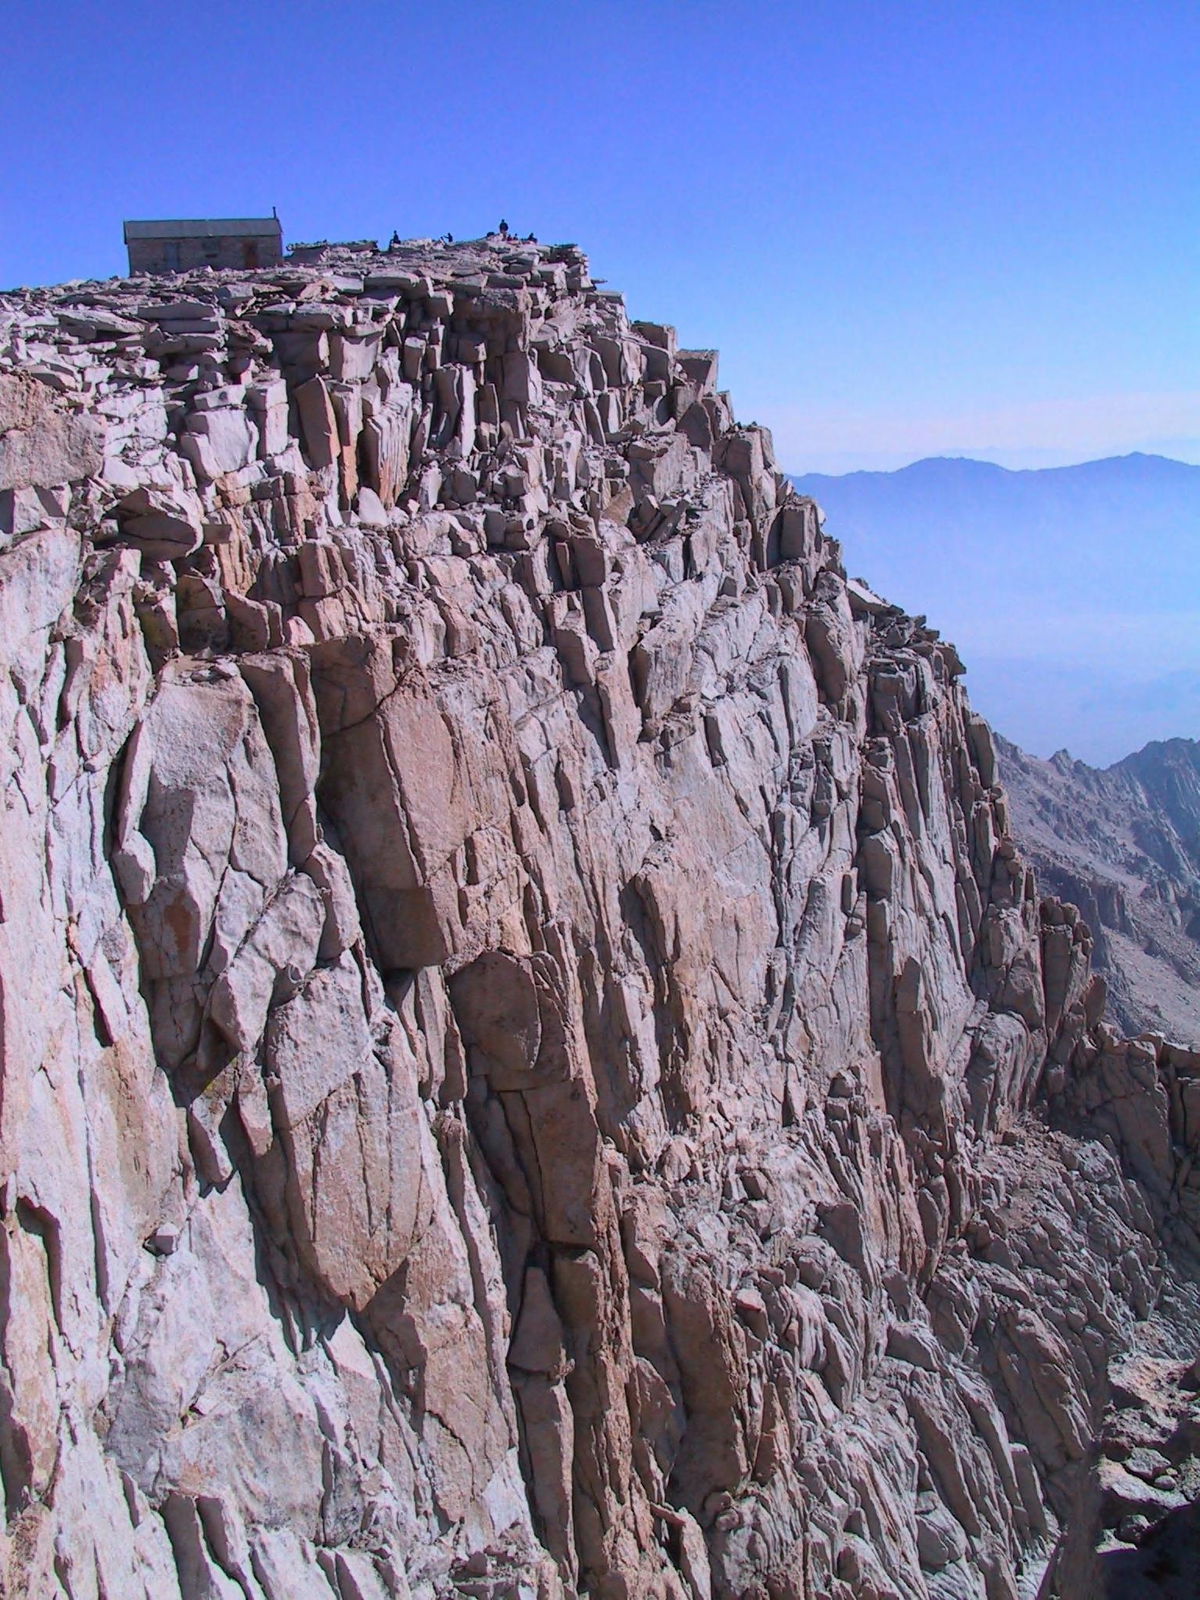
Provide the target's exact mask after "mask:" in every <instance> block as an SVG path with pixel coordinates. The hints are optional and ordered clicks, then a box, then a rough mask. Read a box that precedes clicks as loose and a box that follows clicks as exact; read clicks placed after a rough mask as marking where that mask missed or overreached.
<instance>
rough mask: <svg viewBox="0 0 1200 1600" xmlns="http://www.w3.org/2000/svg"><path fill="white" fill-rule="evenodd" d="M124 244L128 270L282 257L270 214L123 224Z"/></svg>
mask: <svg viewBox="0 0 1200 1600" xmlns="http://www.w3.org/2000/svg"><path fill="white" fill-rule="evenodd" d="M125 248H126V249H127V250H128V251H129V270H130V272H131V273H134V272H186V271H189V270H191V269H193V268H195V267H233V268H234V269H241V268H254V267H277V266H278V265H279V263H280V262H281V261H282V260H283V229H282V227H281V226H280V222H279V218H278V217H277V216H274V215H272V216H269V217H215V218H209V219H207V220H206V219H204V218H199V217H187V218H179V219H176V220H174V221H163V222H126V223H125Z"/></svg>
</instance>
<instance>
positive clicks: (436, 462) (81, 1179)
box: [0, 238, 1200, 1600]
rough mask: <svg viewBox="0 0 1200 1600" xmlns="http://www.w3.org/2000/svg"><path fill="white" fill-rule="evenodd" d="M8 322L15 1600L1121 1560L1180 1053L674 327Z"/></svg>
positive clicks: (1143, 1496)
mask: <svg viewBox="0 0 1200 1600" xmlns="http://www.w3.org/2000/svg"><path fill="white" fill-rule="evenodd" d="M0 352H2V355H0V369H2V370H0V492H2V493H3V500H2V501H0V517H2V525H3V529H4V532H3V543H4V545H5V548H4V549H3V551H2V552H0V613H2V615H0V641H3V642H2V644H0V651H2V654H3V669H4V670H3V672H2V673H0V713H2V715H3V719H4V724H5V727H4V732H5V737H4V740H3V745H2V750H3V755H2V756H0V760H2V761H3V763H4V768H3V796H4V815H3V823H2V826H0V887H2V895H3V906H2V911H0V985H2V987H0V1030H2V1031H0V1071H2V1078H0V1085H2V1091H3V1099H2V1102H0V1213H2V1218H0V1220H2V1223H3V1227H2V1229H0V1249H2V1266H0V1473H2V1479H3V1488H4V1498H5V1521H4V1534H3V1542H2V1544H0V1571H2V1572H3V1574H4V1581H5V1584H6V1590H5V1592H6V1593H9V1594H13V1595H19V1594H31V1595H38V1596H42V1595H47V1596H69V1597H71V1600H83V1597H88V1600H94V1597H101V1596H103V1597H107V1600H114V1597H116V1596H120V1597H122V1600H124V1597H139V1596H144V1597H147V1600H164V1597H171V1600H175V1597H180V1600H193V1597H207V1596H220V1597H239V1596H240V1597H244V1600H285V1597H286V1600H297V1597H300V1600H307V1597H309V1596H311V1597H313V1600H317V1597H320V1600H330V1597H333V1596H336V1597H338V1600H378V1597H381V1596H393V1597H394V1596H408V1595H412V1596H415V1597H421V1600H432V1597H434V1596H452V1595H469V1596H476V1597H491V1600H504V1597H516V1596H521V1597H530V1600H531V1597H533V1596H537V1597H538V1600H549V1597H552V1596H565V1595H572V1594H576V1593H585V1592H586V1593H588V1594H591V1595H595V1596H602V1597H606V1600H624V1597H630V1600H632V1597H638V1600H642V1597H645V1600H649V1597H659V1600H667V1597H671V1600H684V1597H691V1600H708V1597H712V1596H720V1597H731V1596H746V1597H754V1600H766V1597H770V1600H787V1597H817V1596H822V1597H830V1600H872V1597H874V1600H884V1597H894V1600H911V1597H921V1600H935V1597H940V1600H950V1597H954V1600H1017V1597H1018V1596H1023V1597H1032V1596H1034V1595H1043V1596H1049V1595H1052V1594H1059V1595H1062V1596H1067V1597H1071V1596H1076V1595H1079V1594H1081V1593H1089V1592H1095V1591H1094V1589H1092V1588H1090V1587H1089V1586H1090V1585H1093V1584H1095V1583H1097V1582H1098V1581H1099V1571H1100V1570H1101V1569H1097V1568H1096V1567H1095V1565H1094V1562H1093V1546H1094V1544H1095V1542H1096V1538H1097V1533H1098V1529H1099V1526H1100V1523H1101V1522H1104V1523H1106V1524H1107V1525H1108V1526H1109V1527H1110V1528H1111V1529H1113V1530H1115V1532H1116V1533H1117V1534H1120V1535H1121V1536H1122V1539H1123V1541H1124V1542H1123V1544H1122V1545H1121V1546H1120V1547H1115V1548H1116V1556H1117V1559H1118V1560H1120V1561H1123V1562H1124V1563H1125V1565H1126V1566H1129V1565H1130V1564H1132V1563H1137V1562H1139V1561H1142V1564H1143V1566H1144V1565H1145V1564H1146V1563H1145V1561H1143V1558H1142V1555H1141V1554H1139V1552H1137V1551H1136V1550H1135V1549H1134V1547H1133V1544H1132V1541H1133V1540H1135V1539H1136V1538H1137V1536H1138V1535H1139V1533H1140V1531H1141V1530H1142V1529H1144V1528H1145V1527H1146V1526H1147V1525H1148V1524H1149V1523H1150V1522H1151V1521H1153V1520H1156V1519H1157V1518H1158V1517H1159V1516H1160V1515H1162V1514H1163V1513H1165V1512H1170V1511H1172V1508H1174V1507H1177V1506H1178V1507H1180V1508H1181V1510H1180V1512H1178V1513H1176V1517H1177V1520H1178V1516H1179V1515H1183V1514H1185V1510H1186V1502H1187V1501H1188V1500H1189V1498H1191V1497H1194V1496H1195V1495H1196V1494H1197V1492H1198V1490H1200V1485H1198V1484H1197V1482H1196V1469H1195V1466H1194V1464H1193V1461H1192V1451H1193V1446H1194V1433H1195V1428H1196V1423H1195V1421H1194V1419H1193V1420H1189V1418H1192V1412H1191V1410H1190V1406H1191V1401H1190V1397H1189V1391H1188V1387H1187V1386H1188V1385H1189V1384H1190V1383H1191V1382H1192V1379H1193V1376H1194V1373H1193V1369H1192V1368H1191V1366H1190V1362H1191V1359H1192V1357H1193V1356H1194V1354H1195V1351H1194V1348H1191V1347H1190V1346H1189V1345H1188V1343H1187V1340H1188V1338H1189V1337H1190V1334H1189V1329H1194V1325H1195V1309H1196V1290H1195V1278H1194V1266H1193V1263H1194V1252H1195V1249H1196V1244H1197V1241H1196V1234H1195V1228H1196V1225H1197V1221H1198V1215H1197V1213H1198V1210H1200V1188H1198V1186H1200V1170H1195V1169H1194V1168H1193V1159H1194V1155H1195V1151H1196V1148H1197V1141H1198V1139H1200V1121H1198V1119H1200V1056H1197V1055H1196V1054H1194V1053H1192V1052H1190V1051H1189V1050H1187V1049H1185V1048H1183V1047H1182V1046H1179V1045H1175V1044H1172V1043H1168V1042H1167V1041H1166V1040H1164V1039H1163V1038H1161V1037H1156V1036H1143V1037H1141V1038H1138V1039H1135V1040H1132V1041H1130V1040H1126V1039H1121V1038H1119V1037H1118V1036H1117V1034H1116V1032H1115V1031H1114V1030H1113V1029H1112V1028H1111V1027H1109V1026H1108V1025H1107V1024H1106V1023H1105V1022H1104V1020H1103V1007H1104V995H1103V985H1102V984H1101V983H1099V982H1098V980H1097V979H1096V978H1094V977H1093V976H1092V974H1091V971H1090V966H1089V955H1090V951H1091V936H1090V935H1089V933H1088V931H1087V928H1086V927H1085V926H1084V924H1083V922H1082V920H1081V919H1080V917H1079V915H1078V913H1077V912H1076V911H1075V910H1074V909H1073V908H1072V907H1071V906H1069V905H1066V904H1063V903H1062V902H1060V901H1058V900H1054V899H1042V898H1040V897H1039V894H1038V890H1037V886H1036V883H1035V881H1034V877H1033V874H1032V872H1031V870H1030V869H1029V867H1028V866H1027V865H1026V864H1025V863H1024V862H1023V861H1022V859H1021V858H1020V856H1019V854H1018V852H1017V850H1016V848H1015V846H1014V845H1013V843H1012V840H1011V837H1010V822H1009V815H1008V806H1007V801H1006V799H1005V795H1004V793H1003V791H1002V789H1001V788H1000V787H999V785H998V783H997V774H996V764H995V754H994V748H993V742H992V738H991V735H990V733H989V731H988V729H987V727H986V726H985V724H984V723H983V722H982V721H981V720H980V719H979V718H978V717H976V716H974V715H973V714H972V713H971V711H970V709H969V706H968V704H967V701H966V698H965V695H964V692H963V690H962V687H961V685H960V683H959V676H960V672H961V664H960V662H959V661H958V658H957V656H956V654H955V652H954V650H953V647H952V646H949V645H947V644H945V643H943V642H942V641H941V640H940V639H939V638H938V637H937V635H936V634H935V633H934V632H933V631H932V630H930V629H928V628H926V627H924V626H923V625H920V624H918V623H917V622H915V621H914V620H913V619H911V618H909V617H906V616H905V615H903V614H902V613H901V612H899V611H898V610H897V609H896V608H894V607H892V606H889V605H888V604H887V603H886V602H885V601H883V600H881V599H880V598H879V597H877V596H876V595H874V594H872V593H871V591H870V590H869V589H867V588H866V587H865V586H864V585H862V584H859V583H855V582H849V581H848V580H847V579H846V577H845V575H844V572H843V569H842V567H841V564H840V560H839V551H838V546H837V545H836V543H835V542H834V541H833V540H832V539H830V538H829V537H827V536H826V534H825V532H824V531H823V529H822V526H821V522H820V518H819V515H818V511H817V508H816V507H815V506H814V505H813V503H812V502H811V501H804V500H802V499H799V498H797V497H796V495H795V494H794V492H793V491H792V490H791V489H790V488H789V487H788V486H787V484H786V481H785V479H784V478H783V476H782V475H781V474H780V473H779V472H778V471H777V470H776V468H775V466H774V463H773V461H772V456H771V442H770V438H769V435H768V434H767V433H766V432H765V431H764V430H762V429H758V428H754V427H740V426H738V425H737V424H736V422H735V420H734V417H733V413H732V411H731V408H730V404H729V401H728V398H727V397H726V396H725V395H723V394H722V393H720V392H719V391H718V390H717V387H716V359H715V356H714V355H713V354H712V353H711V352H705V351H682V350H679V349H677V348H676V342H675V336H674V333H673V330H671V329H670V328H668V327H666V326H659V325H651V324H647V323H632V324H631V323H630V322H629V321H628V319H627V317H626V314H625V310H624V306H623V304H622V302H621V299H620V297H619V296H617V295H614V294H612V293H608V292H604V291H602V290H600V289H599V288H597V287H596V286H595V285H593V284H592V282H591V280H590V278H589V275H588V270H587V263H586V260H585V258H584V257H583V256H582V255H581V254H580V253H579V252H578V251H577V250H575V249H574V248H573V247H570V246H564V247H560V248H557V249H549V250H543V249H538V248H537V247H534V246H532V245H529V246H523V245H514V244H513V242H512V241H509V240H502V239H499V238H495V239H491V240H484V241H477V242H474V243H471V244H467V245H460V246H456V247H453V248H448V247H441V246H436V245H433V244H430V243H428V242H419V241H418V242H415V243H413V244H410V245H407V246H403V247H401V248H400V249H398V250H393V251H391V252H388V253H386V254H377V253H373V252H370V251H363V250H349V249H347V250H340V251H339V250H337V249H330V250H327V251H325V252H323V253H322V252H314V253H312V254H311V256H310V257H309V258H308V259H307V260H305V261H304V262H302V263H291V264H289V265H288V266H287V267H285V268H283V269H280V270H271V271H262V272H258V273H252V274H248V275H241V276H236V275H233V274H212V273H204V274H197V275H194V276H191V277H174V278H168V279H162V280H150V279H138V280H132V281H120V280H113V281H110V282H107V283H94V284H83V285H80V284H75V285H67V286H65V287H63V288H59V289H53V290H35V291H23V292H20V293H14V294H10V295H6V296H3V297H0ZM1189 1430H1190V1431H1189ZM1180 1539H1183V1540H1184V1542H1186V1529H1185V1530H1184V1534H1182V1535H1180ZM1180 1539H1177V1540H1176V1543H1177V1544H1179V1542H1180ZM1109 1542H1110V1543H1111V1542H1112V1540H1111V1537H1110V1539H1109ZM1181 1547H1182V1546H1181ZM1122 1549H1124V1550H1125V1551H1126V1552H1127V1553H1126V1554H1125V1555H1122V1554H1121V1553H1120V1552H1121V1550H1122ZM1159 1554H1160V1556H1161V1559H1160V1560H1159V1566H1160V1568H1161V1570H1162V1571H1163V1572H1165V1571H1167V1567H1165V1566H1164V1565H1163V1563H1164V1562H1167V1561H1176V1564H1178V1561H1177V1559H1176V1556H1173V1555H1170V1553H1169V1552H1168V1554H1167V1555H1162V1554H1161V1551H1160V1553H1159ZM1104 1559H1105V1561H1106V1562H1107V1563H1108V1569H1107V1570H1110V1571H1112V1570H1115V1569H1114V1568H1113V1565H1112V1560H1111V1559H1110V1558H1109V1557H1107V1556H1106V1557H1105V1558H1104ZM1155 1559H1159V1557H1156V1558H1155ZM1180 1559H1181V1558H1180ZM1146 1560H1147V1561H1148V1560H1149V1556H1147V1557H1146ZM1116 1581H1118V1580H1117V1579H1114V1582H1116ZM1120 1581H1125V1580H1120ZM1128 1581H1129V1582H1131V1583H1132V1582H1134V1581H1140V1580H1135V1579H1133V1578H1131V1579H1129V1580H1128ZM1164 1581H1165V1580H1164ZM1129 1592H1133V1591H1132V1590H1130V1591H1129ZM1162 1592H1167V1591H1166V1590H1163V1591H1162Z"/></svg>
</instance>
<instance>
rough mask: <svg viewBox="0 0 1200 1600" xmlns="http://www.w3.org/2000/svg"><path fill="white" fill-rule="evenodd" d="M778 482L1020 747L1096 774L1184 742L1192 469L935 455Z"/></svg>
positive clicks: (1143, 462)
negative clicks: (954, 668) (1168, 742)
mask: <svg viewBox="0 0 1200 1600" xmlns="http://www.w3.org/2000/svg"><path fill="white" fill-rule="evenodd" d="M792 481H793V482H794V483H795V484H796V487H797V488H798V489H799V490H800V491H801V493H803V494H808V495H811V496H812V497H813V498H814V499H815V500H817V501H818V502H819V503H820V505H821V506H822V507H823V509H824V510H825V512H826V517H827V521H826V530H827V532H829V533H831V534H832V535H833V536H834V537H835V538H838V539H840V540H841V541H842V544H843V547H844V556H845V561H846V566H847V569H848V571H850V572H851V573H852V574H855V575H857V574H861V575H862V576H863V577H864V578H866V579H867V581H868V582H869V583H870V584H871V586H872V587H873V588H875V589H876V590H878V591H880V592H881V593H883V594H885V595H887V596H888V598H889V599H892V600H895V601H896V602H897V603H899V604H901V605H904V606H905V607H906V608H908V609H910V610H919V611H922V612H924V613H926V615H927V616H928V618H929V620H930V622H931V623H933V624H934V626H936V627H940V628H941V629H942V631H943V633H945V634H946V635H947V636H948V637H950V638H952V639H954V641H955V642H956V643H957V644H958V646H959V649H960V651H961V652H962V655H963V657H964V659H965V661H966V663H967V667H968V673H969V676H968V684H969V686H970V689H971V697H972V700H973V702H974V703H975V704H976V706H977V707H978V708H979V709H980V710H981V711H983V712H984V714H985V715H986V716H988V718H989V719H990V720H991V721H992V722H993V723H994V724H995V725H996V726H997V727H998V728H999V729H1000V730H1001V731H1002V732H1004V733H1005V734H1007V735H1008V736H1009V737H1010V738H1013V739H1015V740H1016V741H1017V742H1018V743H1019V744H1020V745H1021V746H1023V747H1024V748H1025V749H1029V750H1036V751H1038V752H1040V753H1042V754H1045V755H1048V754H1049V753H1050V752H1051V751H1052V750H1055V749H1058V748H1060V747H1062V746H1067V747H1068V748H1069V749H1070V750H1071V752H1072V754H1074V755H1076V756H1082V757H1083V758H1084V759H1086V760H1087V761H1089V762H1091V763H1092V764H1093V765H1097V766H1104V765H1107V764H1108V763H1110V762H1113V761H1115V760H1117V759H1118V758H1119V757H1121V756H1123V755H1124V754H1125V753H1126V752H1127V751H1128V750H1131V749H1135V748H1137V747H1140V746H1141V745H1144V744H1146V743H1147V742H1148V741H1150V740H1151V739H1165V738H1170V737H1172V736H1173V735H1177V734H1184V735H1187V734H1194V733H1200V466H1191V465H1188V464H1187V463H1185V462H1181V461H1172V460H1169V459H1167V458H1166V457H1164V456H1152V455H1129V456H1119V457H1113V458H1111V459H1108V460H1104V461H1089V462H1086V463H1084V464H1083V465H1080V466H1074V467H1051V468H1043V469H1041V470H1037V471H1025V472H1013V471H1009V470H1008V469H1007V468H1004V467H998V466H995V465H993V464H992V463H990V462H986V461H970V460H963V459H958V458H950V457H935V458H931V459H929V460H925V461H917V462H915V463H914V464H913V465H912V466H909V467H904V468H902V469H901V470H900V471H898V472H852V473H848V474H847V475H846V476H844V477H831V476H828V475H826V474H822V473H809V474H807V475H802V476H797V477H794V478H793V480H792Z"/></svg>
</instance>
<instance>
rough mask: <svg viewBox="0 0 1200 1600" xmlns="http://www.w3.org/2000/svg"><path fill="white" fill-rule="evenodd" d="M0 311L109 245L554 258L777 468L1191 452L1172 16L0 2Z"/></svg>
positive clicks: (1198, 30) (109, 256) (1193, 22)
mask: <svg viewBox="0 0 1200 1600" xmlns="http://www.w3.org/2000/svg"><path fill="white" fill-rule="evenodd" d="M0 21H2V23H3V29H4V35H5V37H6V42H7V43H8V45H9V50H8V52H7V55H8V59H7V62H6V73H5V89H4V95H3V98H2V100H0V138H2V139H3V147H4V149H5V150H6V152H7V159H6V160H5V162H4V163H3V171H2V172H0V284H8V285H11V284H16V283H33V282H50V281H57V280H61V279H65V278H72V277H83V276H94V275H107V274H109V273H113V272H119V271H121V270H123V265H124V257H123V251H122V248H121V243H120V239H121V232H120V223H121V219H122V217H123V216H135V217H145V216H173V215H231V214H232V215H237V214H250V213H256V212H259V211H264V210H265V211H269V210H270V208H271V206H272V205H275V206H277V207H278V208H279V213H280V216H281V217H282V219H283V222H284V227H285V231H286V234H287V237H288V238H290V239H311V238H320V237H328V238H338V237H343V238H344V237H363V236H368V235H375V236H379V237H382V238H386V237H387V236H388V235H389V234H390V232H391V230H392V229H393V228H398V229H399V230H400V232H401V233H402V234H405V235H411V234H434V233H443V232H445V231H446V230H450V231H452V232H454V233H455V234H457V235H460V236H465V235H469V234H476V233H479V232H481V231H484V230H485V229H486V228H488V227H489V226H492V225H494V224H495V222H496V221H497V220H498V219H499V217H500V216H501V215H504V216H506V217H507V219H508V221H509V222H510V223H511V224H512V226H513V227H514V228H515V229H518V230H520V231H522V232H524V231H528V230H533V231H535V232H536V233H537V234H538V236H539V237H540V238H541V239H543V240H563V239H572V240H576V241H578V242H579V243H581V244H583V245H584V247H585V248H586V249H588V250H589V252H590V254H591V256H592V261H593V269H594V270H595V271H596V272H597V273H598V274H600V275H601V276H604V277H606V278H608V279H609V280H611V282H612V283H613V284H614V285H616V286H619V287H620V288H622V289H624V290H625V291H626V296H627V299H628V302H629V305H630V309H631V311H632V312H633V313H634V314H635V315H641V316H647V317H655V318H662V319H664V320H670V321H674V322H675V323H676V324H677V325H678V327H679V329H680V333H681V336H682V338H683V339H684V341H685V342H687V343H691V344H704V345H708V344H712V345H717V346H719V347H720V349H721V351H722V375H723V381H724V382H725V383H726V384H727V385H728V386H729V387H730V388H731V389H732V391H733V394H734V398H735V402H736V404H737V408H738V412H739V415H740V416H742V417H743V418H744V419H749V418H752V417H753V418H757V419H758V420H760V421H764V422H767V423H769V424H771V426H772V427H773V428H774V429H775V433H776V440H777V444H778V447H779V454H780V458H781V461H782V463H783V464H784V465H785V466H786V467H788V468H789V469H790V470H794V471H834V472H836V471H845V470H849V469H850V468H852V467H860V466H870V467H890V466H896V465H900V464H902V463H903V462H905V461H909V460H912V459H914V458H915V457H918V456H922V455H929V454H937V453H963V454H976V455H981V456H985V457H989V458H991V459H995V460H998V461H1001V462H1003V463H1005V464H1007V465H1013V466H1015V465H1021V466H1037V465H1046V464H1053V463H1057V462H1060V461H1069V460H1082V459H1086V458H1088V457H1092V456H1097V455H1104V454H1113V453H1120V452H1123V451H1127V450H1132V449H1155V450H1159V451H1162V452H1163V453H1166V454H1173V455H1176V456H1179V457H1180V458H1182V459H1188V460H1197V461H1200V379H1198V377H1197V374H1198V373H1200V319H1198V316H1197V298H1196V297H1197V289H1196V285H1197V281H1198V275H1197V268H1198V266H1200V259H1198V258H1200V237H1198V236H1200V155H1198V152H1200V93H1198V92H1197V85H1198V84H1200V10H1198V9H1197V7H1196V5H1195V4H1194V0H1187V3H1184V0H1179V3H1175V0H1142V3H1140V4H1133V3H1128V4H1105V3H1104V0H1089V3H1080V4H1077V3H1074V0H1052V3H1050V4H1047V3H1046V0H1038V3H1032V0H1030V3H1024V0H991V3H987V4H985V3H983V0H978V3H976V0H954V3H949V0H948V3H943V4H924V3H922V0H906V3H887V0H883V3H876V4H864V3H859V0H829V3H826V0H813V3H808V4H783V3H772V0H764V3H759V4H746V3H739V0H723V3H720V4H718V3H715V0H690V3H687V4H683V3H667V0H643V3H640V4H626V3H620V0H591V3H587V4H584V3H561V0H560V3H538V0H526V3H521V4H518V3H506V4H500V3H494V4H493V3H476V4H462V3H453V0H450V3H431V0H424V3H422V4H420V5H407V4H383V3H372V0H359V3H356V4H354V5H349V6H347V5H332V4H313V3H306V0H289V3H286V4H285V3H242V4H235V3H232V0H208V3H207V4H205V5H204V6H202V7H201V6H191V7H186V8H184V7H174V6H171V7H167V6H163V5H162V4H161V3H157V4H149V3H141V4H134V3H130V4H107V5H106V4H101V3H91V4H87V5H81V4H66V3H55V0H37V3H30V0H2V3H0Z"/></svg>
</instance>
